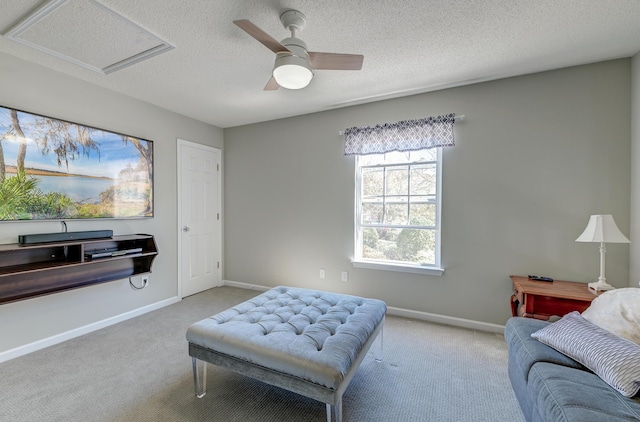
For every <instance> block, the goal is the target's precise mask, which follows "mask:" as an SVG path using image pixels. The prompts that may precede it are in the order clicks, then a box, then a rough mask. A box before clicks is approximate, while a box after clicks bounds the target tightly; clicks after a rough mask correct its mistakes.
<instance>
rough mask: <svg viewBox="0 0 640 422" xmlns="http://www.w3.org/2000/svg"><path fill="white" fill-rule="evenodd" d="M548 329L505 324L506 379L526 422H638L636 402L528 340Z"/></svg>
mask: <svg viewBox="0 0 640 422" xmlns="http://www.w3.org/2000/svg"><path fill="white" fill-rule="evenodd" d="M547 324H549V323H548V322H546V321H540V320H536V319H530V318H521V317H513V318H510V319H509V321H507V324H506V327H505V332H504V335H505V339H506V341H507V345H508V347H509V379H510V380H511V385H512V386H513V391H514V392H515V395H516V398H517V399H518V402H519V403H520V408H521V409H522V413H523V415H524V417H525V419H526V420H527V422H543V421H544V422H547V421H549V422H550V421H566V422H569V421H577V422H578V421H579V422H602V421H607V422H618V421H619V422H622V421H627V422H628V421H640V399H639V398H638V397H632V398H626V397H624V396H622V395H621V394H620V393H619V392H617V391H616V390H614V389H613V388H611V387H610V386H609V385H608V384H607V383H605V382H604V381H602V379H600V377H598V376H597V375H595V374H594V373H592V372H591V371H589V370H588V369H586V368H585V367H584V366H582V365H581V364H580V363H578V362H576V361H574V360H573V359H570V358H569V357H567V356H565V355H563V354H562V353H560V352H558V351H556V350H555V349H553V348H551V347H549V346H546V345H545V344H543V343H541V342H539V341H538V340H536V339H534V338H532V337H531V334H532V333H534V332H536V331H538V330H539V329H541V328H543V327H545V326H546V325H547Z"/></svg>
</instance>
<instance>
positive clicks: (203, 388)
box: [191, 357, 207, 399]
mask: <svg viewBox="0 0 640 422" xmlns="http://www.w3.org/2000/svg"><path fill="white" fill-rule="evenodd" d="M198 362H200V363H201V366H202V375H200V371H198ZM191 363H192V365H193V384H194V386H195V389H196V397H197V398H199V399H201V398H203V397H204V396H205V394H207V362H204V361H198V359H196V358H194V357H192V358H191Z"/></svg>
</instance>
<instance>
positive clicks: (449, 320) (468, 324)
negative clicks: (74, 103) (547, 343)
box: [222, 280, 504, 334]
mask: <svg viewBox="0 0 640 422" xmlns="http://www.w3.org/2000/svg"><path fill="white" fill-rule="evenodd" d="M222 284H223V285H225V286H231V287H239V288H241V289H251V290H259V291H263V292H264V291H267V290H269V289H270V288H271V287H266V286H260V285H257V284H248V283H241V282H239V281H231V280H223V282H222ZM387 313H388V314H389V315H396V316H401V317H405V318H412V319H419V320H422V321H429V322H435V323H438V324H445V325H453V326H454V327H463V328H469V329H472V330H479V331H488V332H491V333H499V334H504V325H498V324H489V323H487V322H480V321H474V320H471V319H464V318H456V317H451V316H446V315H439V314H430V313H428V312H422V311H413V310H411V309H403V308H395V307H393V306H389V307H387Z"/></svg>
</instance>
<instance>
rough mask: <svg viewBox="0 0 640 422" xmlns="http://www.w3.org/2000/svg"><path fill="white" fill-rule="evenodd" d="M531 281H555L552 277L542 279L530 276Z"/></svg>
mask: <svg viewBox="0 0 640 422" xmlns="http://www.w3.org/2000/svg"><path fill="white" fill-rule="evenodd" d="M529 280H536V281H553V279H552V278H551V277H540V276H537V275H530V276H529Z"/></svg>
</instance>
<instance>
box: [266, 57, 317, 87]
mask: <svg viewBox="0 0 640 422" xmlns="http://www.w3.org/2000/svg"><path fill="white" fill-rule="evenodd" d="M273 78H274V79H275V80H276V82H277V83H278V85H280V86H281V87H283V88H287V89H302V88H304V87H306V86H307V85H309V83H310V82H311V79H313V70H312V69H311V66H310V65H309V62H308V61H307V60H305V59H303V58H302V57H298V56H294V55H286V56H279V57H277V58H276V63H275V65H274V67H273Z"/></svg>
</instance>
